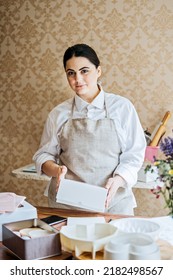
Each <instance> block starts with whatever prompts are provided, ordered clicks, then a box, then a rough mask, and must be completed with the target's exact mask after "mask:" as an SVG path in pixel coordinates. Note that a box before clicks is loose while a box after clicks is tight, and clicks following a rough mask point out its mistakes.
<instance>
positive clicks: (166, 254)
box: [73, 239, 173, 260]
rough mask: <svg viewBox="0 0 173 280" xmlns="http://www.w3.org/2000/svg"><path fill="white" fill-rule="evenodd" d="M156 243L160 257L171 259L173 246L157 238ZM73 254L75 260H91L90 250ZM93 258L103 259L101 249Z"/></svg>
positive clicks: (172, 257) (172, 258)
mask: <svg viewBox="0 0 173 280" xmlns="http://www.w3.org/2000/svg"><path fill="white" fill-rule="evenodd" d="M156 243H157V244H158V245H159V247H160V257H161V260H173V246H172V245H171V244H170V243H169V242H167V241H165V240H161V239H159V240H157V241H156ZM73 256H74V258H75V259H77V260H93V259H92V254H91V253H90V252H84V253H82V254H81V255H80V256H79V257H76V256H75V255H74V253H73ZM95 260H103V251H98V252H96V258H95Z"/></svg>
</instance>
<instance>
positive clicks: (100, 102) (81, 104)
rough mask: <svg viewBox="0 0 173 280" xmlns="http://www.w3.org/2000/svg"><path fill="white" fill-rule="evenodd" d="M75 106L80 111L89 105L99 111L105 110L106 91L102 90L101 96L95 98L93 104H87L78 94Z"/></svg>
mask: <svg viewBox="0 0 173 280" xmlns="http://www.w3.org/2000/svg"><path fill="white" fill-rule="evenodd" d="M75 105H76V108H77V110H78V111H82V110H83V109H84V108H85V107H87V106H88V105H93V106H94V107H96V108H98V109H103V107H104V91H103V89H102V88H101V90H100V92H99V94H98V95H97V96H96V98H94V100H93V101H92V102H91V103H88V102H86V101H85V100H83V99H82V98H81V97H79V96H78V95H77V94H76V95H75Z"/></svg>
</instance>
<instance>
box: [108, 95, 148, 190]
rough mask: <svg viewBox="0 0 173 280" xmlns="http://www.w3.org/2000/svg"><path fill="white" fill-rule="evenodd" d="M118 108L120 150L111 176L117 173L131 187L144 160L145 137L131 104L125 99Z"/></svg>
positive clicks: (117, 124)
mask: <svg viewBox="0 0 173 280" xmlns="http://www.w3.org/2000/svg"><path fill="white" fill-rule="evenodd" d="M122 104H123V103H122ZM120 110H121V112H119V116H121V117H119V119H118V122H116V126H117V133H118V137H119V141H120V146H121V151H122V152H121V154H120V159H119V164H118V166H117V167H116V169H115V171H114V174H113V176H115V175H116V174H119V175H120V176H122V177H123V178H124V179H125V181H126V183H127V187H130V188H131V187H132V186H134V185H135V184H136V182H137V176H138V171H139V169H140V168H141V166H142V164H143V162H144V155H145V149H146V139H145V135H144V131H143V128H142V126H141V123H140V120H139V117H138V115H137V112H136V110H135V108H134V106H133V104H132V103H131V102H130V101H129V100H126V102H125V105H122V106H120Z"/></svg>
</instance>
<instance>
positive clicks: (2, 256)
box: [0, 207, 129, 260]
mask: <svg viewBox="0 0 173 280" xmlns="http://www.w3.org/2000/svg"><path fill="white" fill-rule="evenodd" d="M36 208H37V212H38V218H40V219H41V218H44V217H47V216H50V215H58V216H62V217H105V220H106V221H109V220H110V219H117V218H123V217H124V218H125V217H129V216H124V215H113V214H108V213H95V212H90V211H79V210H68V209H58V208H50V207H36ZM55 228H57V227H56V226H55ZM72 258H73V255H72V254H71V253H69V252H65V251H62V254H61V255H58V256H54V257H51V258H46V259H49V260H67V259H72ZM0 260H19V258H18V257H17V256H15V255H14V254H13V253H12V252H11V251H10V250H9V249H8V248H6V247H5V246H4V245H3V244H2V242H0Z"/></svg>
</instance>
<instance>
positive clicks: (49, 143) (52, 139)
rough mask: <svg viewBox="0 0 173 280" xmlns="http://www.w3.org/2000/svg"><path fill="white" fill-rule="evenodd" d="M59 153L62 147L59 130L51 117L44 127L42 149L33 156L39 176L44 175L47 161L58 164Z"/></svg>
mask: <svg viewBox="0 0 173 280" xmlns="http://www.w3.org/2000/svg"><path fill="white" fill-rule="evenodd" d="M59 151H60V146H59V142H58V137H57V129H56V128H55V124H54V122H53V120H52V118H51V117H50V115H49V116H48V118H47V120H46V123H45V126H44V130H43V134H42V137H41V142H40V147H39V149H38V151H37V152H36V153H35V154H34V156H33V161H35V165H36V170H37V173H38V174H42V164H43V163H44V162H46V161H47V160H53V161H55V162H57V160H58V154H59Z"/></svg>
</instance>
